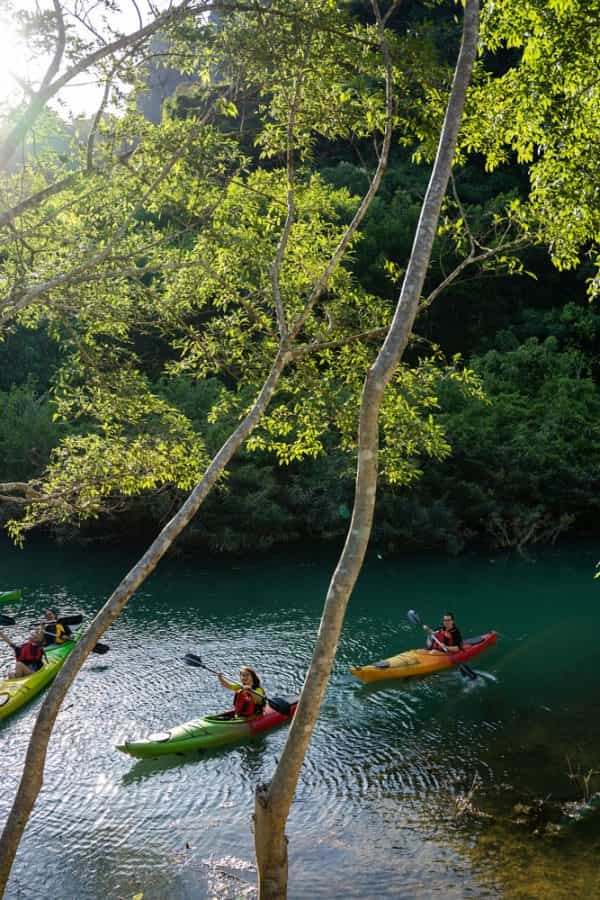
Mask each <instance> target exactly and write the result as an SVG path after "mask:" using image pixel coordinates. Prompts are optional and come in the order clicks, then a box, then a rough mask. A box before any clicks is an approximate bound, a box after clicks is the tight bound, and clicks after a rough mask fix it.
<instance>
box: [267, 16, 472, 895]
mask: <svg viewBox="0 0 600 900" xmlns="http://www.w3.org/2000/svg"><path fill="white" fill-rule="evenodd" d="M478 35H479V2H478V0H466V5H465V14H464V22H463V36H462V43H461V49H460V53H459V57H458V60H457V64H456V69H455V73H454V80H453V84H452V90H451V93H450V98H449V100H448V105H447V109H446V115H445V118H444V124H443V127H442V131H441V134H440V140H439V144H438V151H437V155H436V159H435V163H434V166H433V170H432V172H431V176H430V179H429V185H428V188H427V193H426V195H425V199H424V201H423V206H422V209H421V215H420V217H419V222H418V225H417V230H416V233H415V238H414V242H413V247H412V251H411V256H410V260H409V264H408V268H407V270H406V275H405V278H404V282H403V285H402V290H401V293H400V297H399V299H398V303H397V306H396V311H395V314H394V318H393V320H392V323H391V325H390V329H389V331H388V334H387V337H386V339H385V341H384V343H383V345H382V348H381V350H380V352H379V355H378V357H377V359H376V361H375V363H374V364H373V366H372V367H371V369H370V370H369V373H368V375H367V378H366V380H365V385H364V388H363V394H362V398H361V407H360V417H359V432H358V463H357V472H356V487H355V499H354V509H353V513H352V519H351V522H350V527H349V531H348V534H347V537H346V542H345V545H344V548H343V551H342V554H341V556H340V558H339V561H338V564H337V567H336V569H335V571H334V573H333V576H332V579H331V582H330V585H329V589H328V593H327V597H326V600H325V606H324V610H323V615H322V618H321V623H320V627H319V632H318V635H317V640H316V643H315V648H314V652H313V656H312V660H311V664H310V667H309V669H308V672H307V675H306V679H305V682H304V686H303V689H302V694H301V697H300V703H299V705H298V708H297V710H296V715H295V717H294V720H293V722H292V725H291V728H290V731H289V734H288V738H287V741H286V744H285V747H284V750H283V753H282V756H281V759H280V761H279V763H278V765H277V768H276V770H275V773H274V776H273V779H272V781H271V783H270V785H260V786H259V788H258V790H257V792H256V800H255V816H254V823H255V849H256V859H257V864H258V871H259V896H260V900H284V898H285V897H286V895H287V865H288V863H287V847H286V839H285V823H286V821H287V817H288V814H289V810H290V806H291V804H292V800H293V797H294V793H295V790H296V785H297V783H298V778H299V776H300V770H301V767H302V764H303V761H304V756H305V753H306V749H307V747H308V743H309V741H310V738H311V735H312V732H313V729H314V726H315V724H316V721H317V718H318V715H319V709H320V706H321V702H322V700H323V696H324V693H325V689H326V687H327V683H328V680H329V675H330V673H331V668H332V665H333V660H334V658H335V654H336V651H337V645H338V641H339V636H340V633H341V629H342V624H343V620H344V615H345V612H346V607H347V604H348V600H349V598H350V594H351V592H352V590H353V588H354V585H355V583H356V579H357V577H358V575H359V572H360V569H361V567H362V563H363V559H364V556H365V552H366V549H367V544H368V541H369V537H370V534H371V527H372V521H373V510H374V505H375V494H376V488H377V457H378V449H379V426H378V419H379V409H380V405H381V401H382V398H383V394H384V391H385V388H386V386H387V384H388V383H389V381H390V379H391V377H392V375H393V373H394V370H395V368H396V366H397V365H398V363H399V362H400V360H401V358H402V354H403V352H404V349H405V347H406V345H407V343H408V339H409V337H410V333H411V330H412V327H413V323H414V319H415V316H416V313H417V309H418V304H419V300H420V297H421V292H422V289H423V284H424V281H425V275H426V273H427V269H428V267H429V261H430V258H431V251H432V247H433V241H434V238H435V234H436V231H437V227H438V221H439V215H440V208H441V203H442V199H443V197H444V194H445V192H446V188H447V185H448V180H449V177H450V172H451V169H452V160H453V157H454V153H455V149H456V141H457V136H458V131H459V126H460V121H461V118H462V113H463V109H464V104H465V97H466V92H467V87H468V84H469V81H470V78H471V72H472V68H473V62H474V60H475V55H476V52H477V42H478Z"/></svg>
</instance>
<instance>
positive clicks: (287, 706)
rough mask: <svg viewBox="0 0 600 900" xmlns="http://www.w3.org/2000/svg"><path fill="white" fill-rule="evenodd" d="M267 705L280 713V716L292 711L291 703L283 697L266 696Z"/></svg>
mask: <svg viewBox="0 0 600 900" xmlns="http://www.w3.org/2000/svg"><path fill="white" fill-rule="evenodd" d="M267 702H268V704H269V706H270V707H271V708H272V709H274V710H275V712H278V713H280V714H281V715H282V716H289V715H291V713H292V705H291V703H288V701H287V700H285V699H284V698H283V697H267Z"/></svg>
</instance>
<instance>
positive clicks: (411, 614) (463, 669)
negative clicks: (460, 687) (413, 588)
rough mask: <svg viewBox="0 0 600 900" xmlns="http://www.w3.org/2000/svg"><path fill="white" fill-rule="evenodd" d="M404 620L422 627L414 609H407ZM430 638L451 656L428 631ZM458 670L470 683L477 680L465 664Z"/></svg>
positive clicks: (475, 673)
mask: <svg viewBox="0 0 600 900" xmlns="http://www.w3.org/2000/svg"><path fill="white" fill-rule="evenodd" d="M406 618H407V619H408V621H409V622H410V623H411V625H417V626H418V627H419V628H422V627H423V623H422V621H421V617H420V615H419V614H418V612H416V611H415V610H414V609H409V611H408V612H407V614H406ZM430 637H431V639H432V641H434V643H436V644H437V645H438V647H439V648H440V650H442V651H443V652H444V653H446V654H448V656H451V655H452V654H451V653H450V651H449V650H448V648H447V647H446V646H445V645H444V644H442V642H441V641H439V640H438V639H437V638H436V636H435V634H434V633H433V632H432V631H430ZM458 668H459V670H460V672H461V675H465V676H466V677H467V678H470V679H471V681H473V679H475V678H477V672H475V671H474V670H473V669H472V668H471V667H470V666H467V665H465V663H460V665H459V666H458Z"/></svg>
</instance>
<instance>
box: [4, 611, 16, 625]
mask: <svg viewBox="0 0 600 900" xmlns="http://www.w3.org/2000/svg"><path fill="white" fill-rule="evenodd" d="M14 624H15V620H14V619H13V617H12V616H5V615H4V613H0V625H14Z"/></svg>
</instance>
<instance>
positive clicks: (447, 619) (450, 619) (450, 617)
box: [442, 612, 454, 628]
mask: <svg viewBox="0 0 600 900" xmlns="http://www.w3.org/2000/svg"><path fill="white" fill-rule="evenodd" d="M442 621H443V623H444V628H454V613H451V612H445V613H444V618H443V619H442Z"/></svg>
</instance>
